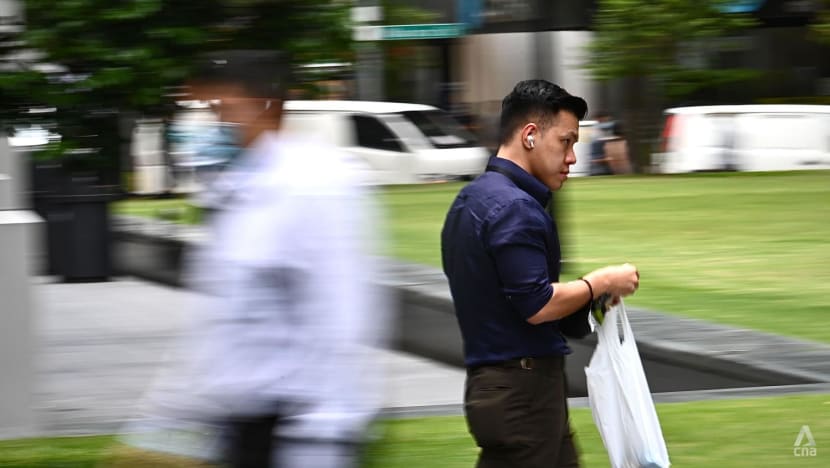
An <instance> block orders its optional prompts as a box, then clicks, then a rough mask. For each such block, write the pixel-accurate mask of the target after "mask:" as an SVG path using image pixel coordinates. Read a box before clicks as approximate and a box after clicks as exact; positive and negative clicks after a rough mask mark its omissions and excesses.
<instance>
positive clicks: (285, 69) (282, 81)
mask: <svg viewBox="0 0 830 468" xmlns="http://www.w3.org/2000/svg"><path fill="white" fill-rule="evenodd" d="M191 81H192V82H193V83H195V84H207V85H217V84H218V85H225V84H229V85H235V86H240V87H241V88H242V90H243V91H244V92H245V93H246V94H248V95H249V96H250V97H258V98H269V99H278V100H284V99H285V95H286V91H287V90H288V87H289V86H290V82H291V68H290V62H289V59H288V54H286V53H285V52H281V51H275V50H224V51H218V52H210V53H206V54H203V55H201V56H200V57H199V60H198V62H197V65H196V67H195V70H194V72H193V74H192V78H191Z"/></svg>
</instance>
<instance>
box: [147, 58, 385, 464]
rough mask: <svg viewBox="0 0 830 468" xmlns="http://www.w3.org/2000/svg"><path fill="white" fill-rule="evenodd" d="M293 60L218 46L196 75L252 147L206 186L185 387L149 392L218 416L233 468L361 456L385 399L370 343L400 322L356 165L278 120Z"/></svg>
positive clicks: (214, 419) (238, 140)
mask: <svg viewBox="0 0 830 468" xmlns="http://www.w3.org/2000/svg"><path fill="white" fill-rule="evenodd" d="M288 66H289V65H288V62H287V61H286V59H285V57H284V56H283V55H282V54H279V53H276V52H271V51H256V50H235V51H225V52H217V53H214V54H210V55H208V56H206V57H204V60H203V63H202V66H201V67H200V68H199V69H198V70H197V72H196V73H195V74H194V76H193V79H192V81H191V83H190V90H191V93H192V95H193V99H196V100H199V101H210V102H212V103H215V111H216V113H217V117H218V120H219V121H221V123H222V125H223V126H224V127H225V128H232V129H233V130H234V132H231V133H228V135H233V136H234V137H233V138H231V140H229V141H226V142H224V144H230V143H234V144H236V145H238V146H239V147H240V153H239V155H238V156H237V157H235V158H234V159H233V160H232V161H231V162H230V163H229V164H228V166H227V167H226V168H225V170H224V171H223V172H222V173H221V174H220V175H219V176H218V177H217V178H216V180H215V181H214V183H213V184H212V186H211V187H209V188H208V190H207V192H208V193H207V195H208V196H206V197H204V199H203V203H207V204H209V205H210V207H211V215H210V217H209V218H208V220H207V226H208V228H209V231H210V240H209V242H207V243H206V244H205V245H204V247H202V248H201V249H200V250H199V251H198V252H196V253H195V254H194V255H193V256H192V259H191V262H190V263H191V264H190V272H191V273H190V275H189V282H190V285H191V286H193V287H194V288H195V289H196V290H197V291H199V292H201V293H203V295H202V296H201V297H202V298H203V299H202V304H201V305H200V306H199V307H198V312H197V314H195V317H194V324H193V326H192V327H191V328H190V330H189V333H188V335H187V340H186V346H185V348H186V351H188V352H189V354H188V356H187V358H188V359H187V366H186V369H187V371H186V372H182V373H181V375H180V376H179V377H178V378H179V379H180V385H179V386H178V388H180V391H178V392H170V391H168V392H160V393H157V394H156V395H155V396H153V397H151V400H154V403H155V405H154V411H155V414H156V415H160V417H159V419H163V418H165V417H166V418H167V419H168V420H173V419H179V420H183V419H188V418H189V419H196V420H201V421H203V422H206V423H209V424H210V425H211V426H212V427H217V428H218V432H219V434H220V437H219V438H218V445H216V446H215V447H218V449H217V452H218V457H217V459H216V460H213V461H217V462H220V463H222V464H223V465H224V466H230V467H238V468H254V467H256V468H263V467H280V468H285V467H292V468H293V467H303V468H305V467H314V468H318V467H319V468H335V467H336V468H341V467H353V466H356V464H357V462H358V453H359V448H360V444H361V442H362V441H363V440H364V437H365V433H366V430H367V426H368V424H369V423H370V421H371V420H372V418H373V416H374V415H375V412H376V411H377V410H378V408H379V404H380V395H379V386H380V384H381V382H380V378H381V376H380V375H378V374H377V369H378V368H379V366H378V365H376V364H375V363H373V362H372V361H371V357H372V356H373V355H374V353H371V350H370V349H369V346H376V345H380V344H382V342H383V339H384V337H385V336H386V331H387V325H388V324H387V323H386V318H385V317H386V316H387V314H386V310H385V303H384V301H383V298H382V296H381V294H380V289H379V288H376V287H374V286H373V285H374V284H377V283H376V282H375V281H376V280H377V278H378V273H377V266H378V262H377V260H376V258H375V257H374V255H373V251H374V249H377V248H378V245H377V244H378V241H379V239H378V236H377V231H376V227H377V221H378V220H377V212H376V208H375V205H374V200H373V196H372V193H371V192H370V190H369V188H368V186H367V185H366V184H364V183H363V180H361V178H360V175H359V174H361V173H362V171H361V170H360V169H361V168H360V167H359V165H358V164H359V163H358V162H356V161H354V160H351V159H349V157H348V156H346V155H344V154H342V153H340V152H339V151H337V150H336V149H334V148H331V147H328V146H325V145H322V144H318V143H315V142H312V141H307V140H296V139H293V138H290V137H288V136H286V135H284V134H283V133H282V132H280V127H281V122H282V116H283V111H282V109H283V101H284V98H285V92H286V90H287V89H288V86H289V81H288ZM325 131H327V129H325V128H320V132H325Z"/></svg>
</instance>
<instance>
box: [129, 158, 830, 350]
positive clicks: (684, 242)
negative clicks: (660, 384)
mask: <svg viewBox="0 0 830 468" xmlns="http://www.w3.org/2000/svg"><path fill="white" fill-rule="evenodd" d="M462 186H463V184H461V183H451V184H432V185H420V186H404V187H391V188H387V189H384V190H383V191H382V192H381V195H382V199H383V201H384V202H385V206H386V210H387V213H386V214H387V219H388V223H387V230H388V232H389V235H390V237H391V242H390V243H389V244H390V249H391V252H390V253H391V254H392V255H395V256H397V257H400V258H404V259H408V260H412V261H416V262H421V263H426V264H430V265H434V266H440V247H439V246H440V239H439V236H440V232H441V225H442V223H443V220H444V216H445V214H446V210H447V208H448V206H449V205H450V203H451V202H452V199H453V198H454V196H455V194H456V193H457V192H458V190H460V189H461V187H462ZM561 197H562V201H563V204H562V208H563V213H562V218H563V219H562V221H561V222H560V224H561V225H562V229H563V231H564V232H565V236H566V237H565V238H566V242H567V244H566V245H565V250H566V256H567V258H568V259H570V260H571V261H572V263H571V264H570V266H569V268H570V272H569V273H568V276H567V277H575V276H579V274H580V273H583V272H586V271H588V270H589V269H591V268H595V267H599V266H602V265H605V264H608V263H622V262H626V261H628V262H631V263H634V264H636V265H637V266H638V267H639V268H640V270H641V273H642V284H641V288H640V290H639V291H638V293H637V294H636V295H635V296H634V297H632V298H631V300H630V301H629V303H630V304H633V305H638V306H642V307H646V308H653V309H656V310H661V311H665V312H669V313H674V314H678V315H685V316H689V317H696V318H701V319H705V320H710V321H715V322H722V323H726V324H730V325H735V326H740V327H746V328H753V329H758V330H765V331H769V332H772V333H779V334H784V335H790V336H795V337H800V338H807V339H813V340H818V341H822V342H825V343H830V320H829V319H827V314H828V312H830V294H828V291H830V289H828V286H827V285H828V284H830V173H829V172H826V171H804V172H791V173H760V174H746V173H742V174H697V175H682V176H656V177H655V176H651V177H646V176H632V177H604V178H574V179H571V180H570V181H568V184H567V187H566V188H565V190H564V191H563V192H561ZM155 203H159V205H158V206H156V205H154V204H155ZM163 203H173V204H175V203H178V204H179V206H181V205H182V202H180V201H176V200H173V201H168V200H162V201H158V202H157V201H144V200H139V201H128V202H125V203H121V204H118V205H116V211H119V212H133V213H145V214H152V212H154V211H156V212H158V210H159V209H161V207H164V206H165V205H163ZM167 208H168V209H169V208H170V207H169V206H167ZM186 213H187V212H186ZM187 216H190V215H187ZM188 219H195V218H192V217H189V218H188Z"/></svg>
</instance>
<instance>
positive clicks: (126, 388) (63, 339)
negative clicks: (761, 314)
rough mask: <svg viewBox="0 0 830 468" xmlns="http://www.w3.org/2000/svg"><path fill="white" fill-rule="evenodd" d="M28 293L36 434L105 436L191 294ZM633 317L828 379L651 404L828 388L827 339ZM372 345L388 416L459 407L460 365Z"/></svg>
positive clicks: (42, 286) (164, 349) (153, 368)
mask: <svg viewBox="0 0 830 468" xmlns="http://www.w3.org/2000/svg"><path fill="white" fill-rule="evenodd" d="M33 291H34V296H35V304H36V307H37V314H36V323H35V328H36V333H37V336H38V343H39V352H38V366H37V376H36V394H35V397H34V404H35V408H36V419H37V427H36V431H37V432H38V433H39V434H81V433H107V432H112V431H115V430H117V429H118V428H119V427H120V426H121V423H122V422H123V421H125V420H126V419H128V418H130V417H132V416H133V415H135V413H136V411H135V410H136V405H137V403H138V402H139V401H140V398H141V396H142V394H143V393H144V392H145V391H146V390H147V388H148V387H149V385H150V384H151V383H152V382H153V379H154V377H155V376H156V375H157V373H158V372H159V370H160V369H161V368H162V365H163V364H164V362H165V359H166V357H167V356H168V354H169V352H170V351H171V348H172V346H173V343H174V339H175V338H176V337H177V336H178V334H179V332H180V330H181V329H182V326H183V324H184V320H185V318H186V313H187V311H188V307H189V304H190V302H191V301H192V300H193V299H194V298H196V297H197V296H196V294H195V293H193V292H190V291H187V290H183V289H178V288H172V287H167V286H161V285H158V284H154V283H149V282H145V281H142V280H136V279H132V278H120V279H117V280H116V281H111V282H107V283H88V284H62V283H54V282H52V281H51V280H50V279H49V278H37V279H36V280H35V285H34V287H33ZM631 315H632V319H633V320H634V328H635V330H636V331H637V333H638V341H639V340H640V339H648V340H663V341H665V343H661V345H665V346H671V347H675V348H678V349H679V350H680V351H682V352H688V353H694V352H698V351H699V348H700V347H703V348H706V349H709V350H710V352H712V353H723V352H728V353H732V354H734V355H735V356H736V357H738V358H741V359H749V360H754V359H762V358H765V359H768V360H769V362H768V363H769V364H771V365H779V366H782V367H787V369H792V368H793V366H795V367H796V368H797V370H798V372H799V373H803V374H804V375H809V376H812V377H817V378H823V379H825V380H824V382H825V383H819V384H812V385H796V386H787V387H761V388H752V389H728V390H709V391H698V392H675V393H671V394H657V395H655V400H656V401H658V402H661V401H688V400H699V399H709V398H736V397H754V396H765V395H776V394H782V393H816V392H820V393H830V383H827V382H830V346H826V345H820V344H812V343H806V342H800V341H798V340H790V339H786V338H780V337H773V336H768V335H763V334H760V335H759V334H758V333H756V332H751V331H743V330H733V329H728V328H727V327H720V326H716V325H709V324H706V323H704V322H699V321H691V320H687V319H679V318H674V317H666V316H664V315H662V314H658V315H657V316H658V317H661V318H660V320H656V321H649V317H650V315H649V314H646V313H635V314H631ZM759 336H761V337H762V338H763V339H764V340H771V341H769V342H767V344H768V345H774V346H771V348H774V349H766V348H765V347H763V346H755V345H753V344H752V343H758V341H757V340H758V338H759ZM748 337H749V338H753V340H749V338H748ZM696 340H700V341H696ZM706 340H711V342H709V341H706ZM743 340H748V341H743ZM701 341H703V342H701ZM788 346H790V347H793V346H798V347H800V348H802V349H804V350H805V352H807V351H809V352H808V353H806V354H803V353H797V352H794V351H793V352H787V351H786V350H787V349H795V348H788ZM782 350H784V351H785V352H783V353H782ZM377 352H378V353H379V354H380V355H381V356H382V359H383V361H384V362H385V363H386V364H387V369H388V374H387V389H386V390H387V391H386V397H385V400H384V406H385V407H386V410H385V413H386V414H387V415H389V416H395V417H398V416H422V415H432V414H460V413H461V399H462V389H463V380H464V372H463V370H461V369H458V368H453V367H449V366H446V365H443V364H439V363H436V362H434V361H429V360H426V359H423V358H420V357H417V356H413V355H409V354H405V353H401V352H396V351H389V350H378V351H377ZM690 356H691V354H690ZM776 356H778V357H779V358H778V359H776ZM822 359H824V360H823V361H822ZM571 404H572V406H585V405H586V400H585V399H584V398H576V399H572V401H571Z"/></svg>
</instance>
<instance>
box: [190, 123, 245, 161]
mask: <svg viewBox="0 0 830 468" xmlns="http://www.w3.org/2000/svg"><path fill="white" fill-rule="evenodd" d="M200 137H201V142H200V143H199V144H197V150H196V151H197V157H198V158H200V159H203V160H204V161H205V163H207V164H217V165H228V164H230V163H231V162H232V161H233V160H235V159H236V158H237V157H238V156H239V154H240V153H242V144H241V142H242V136H241V135H240V128H239V125H236V124H229V123H224V122H214V123H211V124H210V125H209V126H207V128H206V129H205V130H204V132H203V133H202V134H201V135H200Z"/></svg>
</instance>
